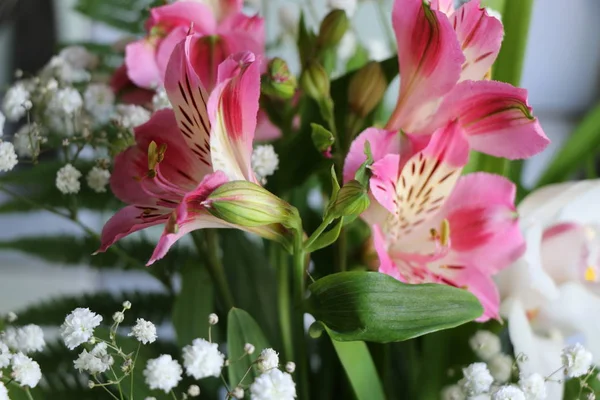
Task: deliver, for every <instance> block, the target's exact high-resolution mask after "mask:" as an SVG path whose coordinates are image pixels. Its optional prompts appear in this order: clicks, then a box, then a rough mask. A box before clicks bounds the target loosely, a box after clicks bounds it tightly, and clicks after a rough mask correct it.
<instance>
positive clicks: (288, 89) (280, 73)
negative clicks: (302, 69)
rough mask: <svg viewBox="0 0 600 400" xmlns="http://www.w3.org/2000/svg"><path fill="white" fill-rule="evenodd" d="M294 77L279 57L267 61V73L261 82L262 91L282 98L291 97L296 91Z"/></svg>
mask: <svg viewBox="0 0 600 400" xmlns="http://www.w3.org/2000/svg"><path fill="white" fill-rule="evenodd" d="M297 86H298V84H297V82H296V77H295V76H294V75H293V74H292V73H290V70H289V68H288V65H287V63H286V62H285V61H284V60H282V59H281V58H279V57H275V58H274V59H272V60H271V61H270V62H269V66H268V68H267V73H266V74H265V75H264V76H263V79H262V82H261V89H262V92H263V93H264V94H265V95H267V96H271V97H275V98H278V99H282V100H287V99H291V98H292V96H294V93H296V87H297Z"/></svg>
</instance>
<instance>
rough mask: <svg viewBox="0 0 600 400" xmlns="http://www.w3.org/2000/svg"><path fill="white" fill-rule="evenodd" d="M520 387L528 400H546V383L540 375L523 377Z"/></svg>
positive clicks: (520, 380)
mask: <svg viewBox="0 0 600 400" xmlns="http://www.w3.org/2000/svg"><path fill="white" fill-rule="evenodd" d="M519 387H520V388H521V390H522V391H523V393H525V396H526V397H527V399H528V400H543V399H545V398H546V396H547V393H546V381H545V379H544V377H543V376H541V375H540V374H531V375H521V377H520V379H519Z"/></svg>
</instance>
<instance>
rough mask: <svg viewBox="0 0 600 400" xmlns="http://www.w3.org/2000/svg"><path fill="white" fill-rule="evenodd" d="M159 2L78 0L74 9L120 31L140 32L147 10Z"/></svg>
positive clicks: (159, 3) (143, 0)
mask: <svg viewBox="0 0 600 400" xmlns="http://www.w3.org/2000/svg"><path fill="white" fill-rule="evenodd" d="M161 4H163V3H162V2H160V1H155V0H78V1H77V3H76V4H75V10H76V11H78V12H80V13H81V14H83V15H85V16H87V17H89V18H91V19H92V20H95V21H100V22H104V23H105V24H107V25H110V26H112V27H115V28H117V29H120V30H122V31H125V32H129V33H142V32H144V24H143V21H145V20H146V19H147V17H148V11H147V10H148V9H149V7H153V6H157V5H161Z"/></svg>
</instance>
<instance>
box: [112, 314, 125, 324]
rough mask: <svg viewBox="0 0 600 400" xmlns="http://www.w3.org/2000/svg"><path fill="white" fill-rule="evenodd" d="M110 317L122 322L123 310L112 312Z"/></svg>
mask: <svg viewBox="0 0 600 400" xmlns="http://www.w3.org/2000/svg"><path fill="white" fill-rule="evenodd" d="M112 318H113V321H115V322H116V323H118V324H120V323H121V322H123V320H125V314H123V312H121V311H117V312H116V313H114V314H113V317H112Z"/></svg>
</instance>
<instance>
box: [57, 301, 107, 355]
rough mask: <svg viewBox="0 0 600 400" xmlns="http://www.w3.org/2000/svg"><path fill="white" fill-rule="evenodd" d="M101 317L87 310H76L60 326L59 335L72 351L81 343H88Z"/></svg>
mask: <svg viewBox="0 0 600 400" xmlns="http://www.w3.org/2000/svg"><path fill="white" fill-rule="evenodd" d="M100 322H102V317H101V316H100V315H98V314H96V313H94V312H92V311H90V309H89V308H76V309H75V310H73V311H72V312H71V313H70V314H69V315H67V318H65V322H64V323H63V324H62V325H61V326H60V334H61V336H62V338H63V340H64V342H65V345H66V346H67V347H68V348H69V349H70V350H73V349H74V348H76V347H77V346H79V345H80V344H82V343H85V342H87V341H89V340H90V339H91V338H92V336H93V335H94V328H96V327H97V326H98V325H100Z"/></svg>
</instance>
